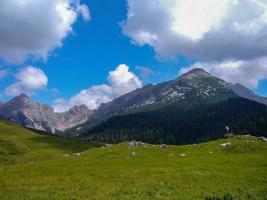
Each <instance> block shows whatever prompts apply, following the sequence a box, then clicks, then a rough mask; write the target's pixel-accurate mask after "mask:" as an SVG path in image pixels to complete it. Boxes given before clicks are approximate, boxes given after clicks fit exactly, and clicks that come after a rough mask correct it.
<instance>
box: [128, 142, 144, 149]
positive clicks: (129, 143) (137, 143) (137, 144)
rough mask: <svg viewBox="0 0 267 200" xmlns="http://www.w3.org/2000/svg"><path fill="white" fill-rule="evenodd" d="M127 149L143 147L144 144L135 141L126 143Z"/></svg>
mask: <svg viewBox="0 0 267 200" xmlns="http://www.w3.org/2000/svg"><path fill="white" fill-rule="evenodd" d="M128 147H129V148H136V147H145V143H143V142H137V141H134V140H133V141H131V142H128Z"/></svg>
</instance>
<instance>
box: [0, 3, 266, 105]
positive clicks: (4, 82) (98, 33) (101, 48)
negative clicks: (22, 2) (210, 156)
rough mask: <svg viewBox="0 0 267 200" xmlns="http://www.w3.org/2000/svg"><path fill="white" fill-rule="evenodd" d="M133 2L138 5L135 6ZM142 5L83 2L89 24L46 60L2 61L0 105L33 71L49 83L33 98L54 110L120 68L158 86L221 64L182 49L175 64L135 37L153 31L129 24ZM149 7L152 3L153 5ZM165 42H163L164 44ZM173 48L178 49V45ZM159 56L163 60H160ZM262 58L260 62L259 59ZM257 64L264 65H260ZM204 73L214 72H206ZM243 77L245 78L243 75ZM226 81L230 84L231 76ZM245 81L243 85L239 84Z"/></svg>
mask: <svg viewBox="0 0 267 200" xmlns="http://www.w3.org/2000/svg"><path fill="white" fill-rule="evenodd" d="M133 2H135V1H134V0H133ZM138 2H140V1H138V0H136V5H135V7H134V8H131V7H130V6H129V7H128V5H127V1H126V0H116V1H104V0H90V1H89V0H88V1H86V0H84V1H82V2H79V4H82V5H86V6H87V7H88V8H89V9H90V15H91V20H90V21H86V20H83V17H82V15H79V16H77V19H76V20H75V22H73V23H72V24H71V27H72V29H73V31H72V32H71V33H68V35H67V36H66V37H64V39H62V45H61V46H58V47H56V48H54V49H53V50H52V51H50V52H49V56H48V57H47V59H46V60H44V59H36V58H27V59H25V60H24V61H23V62H19V63H12V62H11V63H10V62H9V61H6V59H5V57H4V58H3V56H2V59H1V64H0V66H1V67H0V71H1V70H2V71H7V75H6V76H5V77H4V78H1V79H0V91H1V97H0V99H2V100H4V101H6V100H8V99H10V98H12V96H9V95H6V94H5V92H4V91H5V89H6V88H7V87H8V86H10V85H11V84H13V83H14V82H16V80H17V79H18V78H17V77H16V74H17V73H19V72H20V71H21V70H23V69H24V68H25V67H26V66H29V65H31V66H34V67H37V68H39V69H41V70H42V71H43V72H44V74H45V75H46V76H47V78H48V83H47V84H46V85H45V87H44V88H43V89H42V90H38V91H34V93H32V97H33V98H34V99H36V100H38V101H40V102H42V103H47V104H50V105H53V101H54V100H55V99H59V98H60V99H65V100H66V101H68V99H70V98H71V97H73V96H74V95H76V94H78V93H79V92H80V91H81V90H83V89H88V88H90V87H91V86H94V85H99V84H106V83H107V82H108V81H107V77H108V74H109V72H110V71H113V70H115V69H116V68H117V66H119V65H120V64H126V65H127V66H129V71H130V72H131V73H133V74H135V75H136V76H137V77H139V79H140V80H141V81H142V82H143V85H144V84H147V83H149V82H151V83H158V82H161V81H166V80H170V79H174V78H176V77H177V76H178V74H179V70H180V69H181V68H185V67H189V66H191V65H193V64H194V63H199V62H201V63H202V65H201V66H203V65H205V64H206V63H207V64H206V65H207V66H213V65H216V64H217V63H219V62H222V61H217V60H211V61H210V60H209V59H206V58H205V59H204V58H203V59H202V57H199V58H194V57H193V56H190V55H189V56H188V53H187V52H185V51H183V49H182V50H179V49H178V50H177V51H176V52H175V56H174V57H175V58H169V57H165V52H166V51H167V50H166V48H165V49H160V48H161V46H162V45H161V46H160V47H158V46H157V45H159V44H158V43H153V42H151V41H149V40H147V41H145V42H143V41H140V37H139V38H138V37H135V35H134V34H135V33H136V31H137V30H135V29H138V26H140V27H145V29H144V30H150V29H152V28H151V27H149V26H148V25H147V24H142V23H145V22H139V21H138V20H137V19H134V18H132V19H127V12H129V11H131V12H135V16H138V15H140V13H139V12H138V10H135V9H137V8H138V6H142V4H140V5H139V4H138ZM147 2H150V0H149V1H147ZM144 6H148V5H144ZM131 9H132V10H131ZM149 12H150V11H149ZM155 16H157V15H155ZM155 16H154V17H155ZM158 16H160V15H158ZM0 17H1V16H0ZM144 17H145V16H144ZM131 20H132V21H131ZM134 20H135V21H134ZM122 21H125V23H124V25H123V27H121V25H120V24H119V23H120V22H122ZM132 22H134V23H136V24H138V23H139V24H138V26H135V27H134V28H135V29H134V28H133V26H132ZM159 23H160V22H159ZM146 26H147V27H146ZM153 30H154V28H153ZM0 32H1V27H0ZM123 32H124V33H123ZM160 34H162V33H161V32H160V33H157V35H160ZM150 35H152V34H150ZM0 37H1V36H0ZM164 39H165V38H164ZM164 39H162V40H161V41H162V42H164ZM0 42H1V39H0ZM134 43H135V44H134ZM173 44H174V45H176V44H175V42H173ZM178 45H179V44H177V46H178ZM248 50H249V49H248ZM183 52H185V53H183ZM172 53H173V52H172ZM159 55H160V56H161V55H163V56H161V58H159ZM178 55H180V56H178ZM172 56H173V55H172ZM227 56H229V55H227ZM230 56H231V55H230ZM234 56H236V55H234ZM258 57H262V56H261V55H259V56H258ZM0 58H1V50H0ZM230 58H231V60H233V59H236V60H238V61H239V60H242V62H243V60H244V58H242V57H237V56H236V57H230ZM212 59H213V58H212ZM255 59H257V57H254V58H251V60H252V61H253V62H254V61H255ZM251 60H246V61H244V62H246V63H248V64H249V62H252V61H251ZM193 61H195V62H193ZM255 62H256V61H255ZM257 63H265V62H258V61H257ZM223 66H224V65H223ZM140 67H142V68H145V69H147V70H148V69H149V70H151V71H150V73H149V74H148V77H144V74H142V72H141V71H140ZM204 68H205V67H204ZM206 69H207V70H209V69H212V68H211V67H210V68H209V67H208V68H206ZM255 70H256V69H255ZM217 71H218V74H215V75H219V76H222V77H224V76H223V75H222V72H221V71H222V70H221V68H220V70H219V69H218V70H217ZM242 74H244V73H243V72H242ZM227 75H228V74H227ZM14 76H15V77H14ZM255 76H256V75H255ZM257 76H259V75H257ZM225 77H227V78H229V79H230V78H231V77H233V76H232V75H231V76H230V75H229V76H225ZM256 78H257V77H256ZM256 78H255V79H256ZM244 79H246V77H244ZM244 79H241V81H242V80H244ZM258 79H259V85H258V87H251V88H253V90H254V91H255V92H256V93H257V94H259V95H263V96H267V89H266V88H267V81H266V77H260V78H258ZM258 79H257V80H258ZM252 81H253V80H252ZM249 84H250V83H248V86H249Z"/></svg>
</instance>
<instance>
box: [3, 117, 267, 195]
mask: <svg viewBox="0 0 267 200" xmlns="http://www.w3.org/2000/svg"><path fill="white" fill-rule="evenodd" d="M247 141H253V142H252V143H250V142H247ZM224 142H231V143H232V144H231V146H230V147H228V148H221V147H220V144H221V143H224ZM98 146H99V145H97V144H86V143H83V142H81V141H77V140H76V141H75V140H69V139H60V138H56V137H53V136H47V135H40V134H36V133H34V132H31V131H29V130H27V129H23V128H20V127H19V126H16V125H14V124H11V123H8V122H2V121H0V199H1V200H10V199H12V200H16V199H27V200H29V199H34V200H36V199H49V200H50V199H66V200H67V199H68V200H69V199H101V200H102V199H114V200H115V199H116V200H117V199H135V200H137V199H140V200H145V199H166V200H174V199H177V200H192V199H194V200H198V199H199V200H205V199H206V200H209V199H211V200H213V199H214V200H217V199H219V200H220V199H222V200H223V199H225V200H227V199H228V200H229V199H240V200H241V199H242V200H244V199H247V200H252V199H253V200H254V199H257V200H264V199H267V198H266V197H267V143H264V142H260V141H257V140H256V139H255V138H254V137H249V138H245V139H238V138H231V139H227V140H217V141H213V142H208V143H203V144H197V145H185V146H168V147H167V148H166V149H163V148H160V147H159V146H158V145H146V148H141V147H139V148H128V145H127V143H121V144H117V145H112V146H109V147H105V148H103V147H101V148H99V147H98ZM77 152H84V154H81V156H80V157H76V156H74V155H73V154H74V153H77ZM183 154H185V155H183ZM181 155H183V156H181Z"/></svg>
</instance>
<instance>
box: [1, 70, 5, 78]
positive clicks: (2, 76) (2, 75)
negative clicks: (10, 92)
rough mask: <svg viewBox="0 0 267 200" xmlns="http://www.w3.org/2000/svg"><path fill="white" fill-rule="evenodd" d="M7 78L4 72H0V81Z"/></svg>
mask: <svg viewBox="0 0 267 200" xmlns="http://www.w3.org/2000/svg"><path fill="white" fill-rule="evenodd" d="M6 76H7V71H6V70H0V79H2V78H5V77H6Z"/></svg>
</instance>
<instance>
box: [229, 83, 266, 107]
mask: <svg viewBox="0 0 267 200" xmlns="http://www.w3.org/2000/svg"><path fill="white" fill-rule="evenodd" d="M232 89H233V90H234V92H235V93H236V94H237V95H238V96H240V97H243V98H246V99H250V100H252V101H256V102H258V103H262V104H265V105H267V97H261V96H258V95H256V94H255V93H254V92H252V91H251V90H249V89H248V88H246V87H245V86H243V85H240V84H238V83H237V84H234V85H232Z"/></svg>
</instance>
